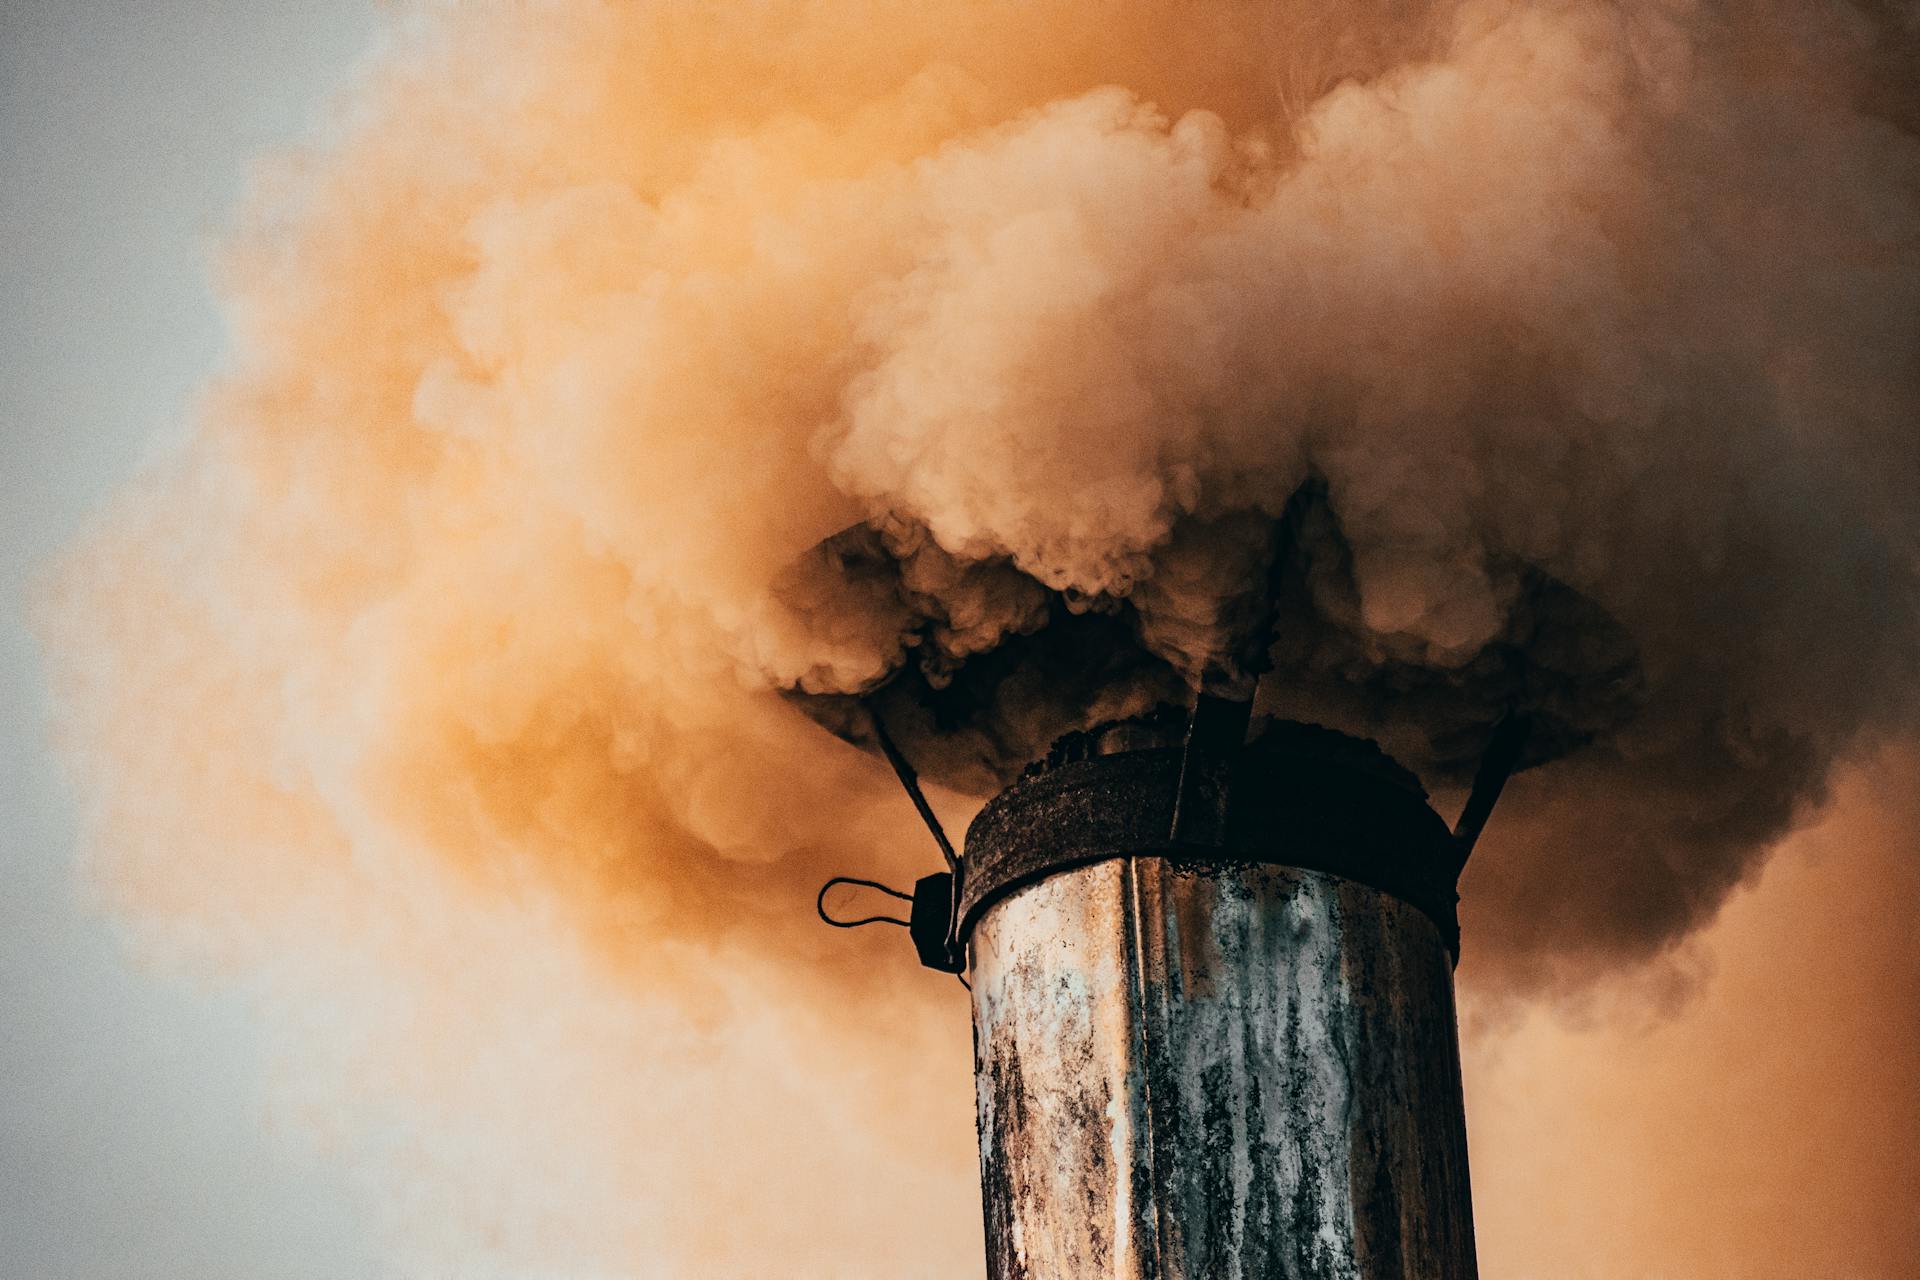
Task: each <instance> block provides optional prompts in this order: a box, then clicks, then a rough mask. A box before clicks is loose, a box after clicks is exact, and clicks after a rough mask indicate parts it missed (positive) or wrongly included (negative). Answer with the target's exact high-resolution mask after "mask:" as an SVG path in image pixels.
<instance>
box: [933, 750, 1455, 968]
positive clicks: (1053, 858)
mask: <svg viewBox="0 0 1920 1280" xmlns="http://www.w3.org/2000/svg"><path fill="white" fill-rule="evenodd" d="M1321 732H1325V731H1321ZM1349 741H1355V742H1356V745H1359V744H1358V743H1357V740H1349ZM1382 759H1384V757H1382ZM1179 770H1180V752H1179V750H1178V749H1176V748H1172V747H1158V748H1149V749H1146V750H1136V751H1126V752H1122V753H1120V754H1116V755H1109V756H1101V757H1097V758H1094V759H1087V760H1077V761H1071V762H1068V763H1062V764H1059V765H1057V766H1055V767H1053V768H1050V769H1047V770H1045V771H1044V772H1040V773H1037V774H1034V775H1031V776H1029V777H1026V778H1023V779H1021V780H1020V781H1019V782H1017V783H1015V784H1014V785H1013V786H1011V787H1009V788H1007V789H1006V790H1005V791H1003V792H1001V793H1000V794H999V795H997V796H995V797H994V798H993V799H992V800H990V801H988V802H987V804H986V806H985V807H984V808H983V809H982V810H981V811H980V814H979V816H978V817H976V818H975V819H974V821H973V825H972V826H971V827H970V828H969V829H968V831H967V841H966V857H965V859H964V865H965V868H966V870H965V875H964V878H963V883H962V885H961V893H960V903H959V917H960V927H959V931H958V937H959V939H960V940H961V941H962V942H964V941H965V940H966V938H967V937H968V935H969V934H970V933H971V931H972V929H973V925H974V923H975V921H977V920H978V919H979V917H980V914H981V913H982V912H983V911H984V910H986V908H987V907H988V906H990V905H991V904H992V903H993V902H994V901H996V900H998V899H999V898H1001V897H1003V896H1004V895H1006V894H1007V893H1009V892H1012V891H1013V890H1015V889H1017V888H1020V887H1021V886H1023V885H1027V884H1030V883H1032V882H1034V881H1036V880H1040V879H1044V878H1045V877H1047V876H1050V875H1053V874H1055V873H1056V872H1059V871H1063V870H1066V869H1068V868H1071V867H1077V866H1083V865H1085V864H1087V863H1090V862H1100V861H1103V860H1105V859H1108V858H1115V857H1124V856H1129V855H1132V856H1150V857H1159V858H1165V859H1167V860H1169V861H1172V862H1177V863H1189V864H1203V865H1204V864H1221V863H1244V862H1255V863H1268V864H1273V865H1277V866H1289V867H1300V868H1303V869H1306V870H1310V871H1321V872H1326V873H1328V874H1330V875H1336V876H1341V877H1343V878H1345V879H1348V880H1353V881H1356V882H1358V883H1360V884H1365V885H1369V886H1371V887H1373V888H1375V889H1378V890H1380V891H1381V892H1383V893H1389V894H1392V895H1393V896H1394V897H1396V898H1399V899H1401V900H1402V901H1404V902H1407V903H1409V904H1410V905H1412V906H1414V907H1417V908H1419V909H1420V910H1421V911H1422V912H1424V913H1426V915H1427V916H1428V917H1429V918H1430V919H1432V920H1433V922H1434V924H1435V925H1436V926H1437V927H1438V928H1439V930H1440V933H1441V936H1442V938H1444V939H1445V941H1446V944H1447V947H1448V948H1449V950H1452V951H1454V952H1455V953H1456V954H1457V953H1458V950H1459V937H1460V926H1459V920H1458V916H1457V914H1456V904H1457V903H1458V900H1459V895H1458V894H1457V893H1456V891H1455V888H1454V881H1455V877H1456V876H1457V874H1458V867H1459V859H1458V856H1457V851H1456V850H1457V846H1456V845H1455V843H1454V840H1453V837H1452V835H1451V834H1450V833H1449V832H1448V830H1447V825H1446V823H1445V822H1444V821H1443V820H1442V819H1441V817H1440V815H1439V814H1437V813H1435V812H1434V811H1433V809H1432V808H1431V807H1429V806H1428V804H1427V803H1426V798H1425V796H1424V795H1423V794H1421V793H1420V791H1419V790H1418V788H1417V786H1416V787H1411V788H1410V787H1408V786H1406V785H1403V784H1401V783H1398V782H1396V781H1394V780H1393V778H1392V777H1391V775H1384V774H1383V773H1382V772H1381V771H1379V770H1378V769H1367V768H1357V767H1355V766H1354V765H1353V764H1352V763H1349V762H1344V761H1340V760H1337V759H1328V758H1326V757H1325V756H1324V755H1321V756H1314V755H1303V754H1298V753H1294V752H1290V751H1286V750H1284V749H1279V748H1277V747H1276V746H1275V745H1274V744H1271V743H1264V742H1261V741H1258V740H1256V741H1255V742H1253V743H1251V744H1249V745H1248V746H1247V747H1246V748H1244V749H1243V750H1242V751H1241V752H1240V753H1239V756H1238V757H1237V759H1236V760H1235V761H1234V763H1233V766H1232V778H1231V781H1230V783H1229V785H1230V797H1231V798H1230V803H1229V807H1228V809H1227V816H1226V822H1225V826H1224V829H1223V831H1222V833H1221V838H1220V840H1219V842H1218V843H1209V844H1193V843H1183V842H1179V841H1175V840H1173V839H1172V838H1171V835H1170V833H1171V831H1172V814H1173V808H1174V803H1175V795H1176V792H1177V790H1178V785H1179Z"/></svg>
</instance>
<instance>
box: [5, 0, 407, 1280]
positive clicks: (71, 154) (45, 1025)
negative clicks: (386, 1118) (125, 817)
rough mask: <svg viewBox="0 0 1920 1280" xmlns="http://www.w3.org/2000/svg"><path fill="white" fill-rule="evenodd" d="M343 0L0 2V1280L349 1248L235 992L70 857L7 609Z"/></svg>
mask: <svg viewBox="0 0 1920 1280" xmlns="http://www.w3.org/2000/svg"><path fill="white" fill-rule="evenodd" d="M374 18H375V13H374V10H373V8H372V6H371V5H358V4H351V3H348V4H318V5H304V4H268V5H262V4H255V3H246V2H245V0H229V2H226V3H209V2H202V3H193V4H178V3H175V4H166V5H128V4H117V3H102V2H99V0H92V2H88V3H79V2H76V0H53V2H49V0H9V3H7V4H5V5H0V93H4V105H3V106H0V297H4V298H5V304H4V305H5V317H6V319H5V334H6V336H5V344H4V355H0V432H4V439H5V449H4V452H3V453H0V467H4V475H5V478H6V485H5V503H4V506H0V520H4V522H5V525H4V528H5V533H4V536H0V574H4V587H3V588H0V589H3V590H4V595H5V606H4V609H5V612H4V625H3V626H0V699H4V707H5V710H4V712H3V713H0V723H4V724H5V726H6V733H5V739H4V750H5V752H6V756H5V762H4V766H0V814H4V835H3V836H0V839H4V842H5V843H4V850H5V853H4V865H5V871H6V879H5V890H4V892H0V1276H5V1277H9V1278H10V1280H11V1278H14V1277H19V1278H22V1280H24V1278H25V1277H47V1278H49V1280H52V1278H54V1277H76V1278H79V1280H117V1278H118V1277H142V1278H143V1280H144V1278H153V1277H204V1278H205V1280H219V1278H223V1277H236V1278H237V1277H247V1278H249V1280H252V1278H258V1280H273V1278H277V1277H307V1276H312V1277H322V1276H325V1277H340V1276H349V1275H368V1274H372V1273H373V1270H374V1267H373V1262H372V1255H371V1253H370V1252H369V1246H368V1245H367V1244H366V1242H365V1241H364V1238H363V1233H362V1231H361V1230H359V1229H358V1227H357V1225H356V1215H355V1210H354V1207H353V1202H352V1199H351V1194H352V1193H351V1192H350V1190H349V1189H348V1187H347V1184H346V1182H345V1180H344V1175H343V1173H342V1171H341V1170H340V1169H339V1168H337V1167H334V1166H330V1165H328V1164H325V1163H322V1162H321V1161H320V1160H319V1159H317V1158H313V1157H308V1158H303V1157H302V1154H301V1153H302V1151H303V1150H304V1149H305V1148H304V1147H303V1145H302V1144H299V1143H292V1142H283V1141H280V1140H278V1139H276V1138H275V1137H274V1135H273V1134H272V1133H271V1132H270V1130H269V1128H268V1126H267V1123H266V1119H265V1117H266V1111H265V1097H264V1090H263V1087H262V1082H261V1080H262V1077H261V1063H260V1059H259V1054H260V1047H259V1043H258V1038H257V1033H256V1029H255V1028H254V1027H253V1025H252V1024H251V1023H250V1020H249V1018H248V1015H247V1012H246V1009H245V1007H244V1000H243V997H241V996H240V995H238V994H235V993H233V992H231V991H222V990H217V989H213V988H208V989H204V990H202V989H190V988H188V987H186V986H184V985H183V984H182V983H181V982H180V981H178V980H174V979H168V978H165V977H156V976H150V975H148V974H146V973H144V972H140V971H138V970H136V969H135V968H134V967H133V966H132V964H131V962H130V961H129V959H128V958H127V956H126V954H125V952H124V950H123V948H122V947H121V945H120V943H119V942H118V941H117V939H116V936H115V930H114V928H113V926H112V925H111V924H110V923H108V922H107V921H105V920H104V919H102V918H101V917H100V915H99V914H98V913H97V912H95V911H93V910H91V909H90V908H89V906H88V904H87V902H86V894H85V889H84V887H83V886H82V885H80V884H79V883H78V882H77V878H76V874H75V869H74V860H73V858H74V835H75V832H74V815H73V802H72V798H71V796H70V794H69V793H68V791H67V789H66V788H65V786H64V785H63V784H62V781H61V779H60V775H59V773H58V771H57V769H56V768H55V766H54V765H53V763H52V761H51V759H50V757H49V755H48V752H47V750H46V745H45V737H44V730H43V726H44V724H45V722H46V718H47V707H46V704H45V693H44V690H43V687H42V682H41V678H40V673H39V661H38V657H37V655H36V652H35V646H34V643H33V640H32V638H31V637H30V635H29V634H28V631H27V627H26V622H25V618H24V616H23V608H24V599H23V593H24V591H25V589H26V588H27V586H28V584H29V583H30V581H31V579H32V577H33V575H34V573H35V571H36V569H37V568H38V567H39V566H40V565H42V564H43V562H44V561H45V560H46V559H47V557H48V556H50V555H52V554H53V553H54V552H55V551H56V550H57V549H58V548H59V547H60V545H61V544H62V543H64V542H65V541H67V540H68V539H69V538H70V537H71V536H72V534H73V533H74V531H75V530H76V529H77V528H78V527H80V525H81V522H82V521H83V520H85V519H86V517H87V513H88V512H89V510H90V509H91V508H94V507H96V506H97V505H98V504H99V503H100V502H102V501H103V500H104V499H105V497H106V496H107V494H108V493H109V492H110V491H111V490H112V489H113V488H114V487H115V486H116V485H117V484H118V483H120V482H121V481H123V480H124V479H126V478H127V477H128V476H129V475H131V474H132V472H133V471H134V469H135V467H136V466H137V465H138V463H139V461H140V459H141V458H142V456H143V455H145V454H146V453H148V452H149V451H150V450H151V449H152V448H153V447H154V446H155V442H156V440H158V439H162V438H164V437H166V436H167V435H168V434H169V433H170V432H177V431H178V429H179V425H180V423H181V422H182V421H183V419H184V418H185V415H186V407H187V403H188V398H189V393H190V390H191V388H192V387H193V385H194V383H195V382H196V381H197V380H198V379H199V378H200V377H201V376H202V375H204V374H205V373H206V372H207V370H208V369H209V368H210V367H211V366H212V364H213V362H214V361H215V359H216V357H217V355H218V353H219V351H220V349H221V345H222V338H221V323H220V319H219V315H218V313H217V311H216V309H215V306H214V302H213V298H212V295H211V293H210V292H209V287H208V274H207V265H208V255H209V252H210V249H211V246H212V244H213V243H214V240H215V238H216V236H217V234H218V232H219V230H220V228H221V227H222V225H223V224H224V223H225V221H226V220H227V218H228V216H229V215H230V213H231V210H232V209H233V206H234V204H235V202H236V200H237V199H238V197H239V195H240V192H241V189H242V182H243V177H244V174H245V173H246V169H247V164H248V161H249V160H250V158H252V157H253V156H255V155H257V154H258V153H260V152H261V151H263V150H265V149H267V148H270V147H272V146H274V145H275V144H277V143H283V142H285V141H287V140H289V139H293V138H297V137H299V136H301V135H302V134H303V133H304V132H305V131H306V130H307V128H308V127H309V125H310V124H311V122H312V121H313V120H314V119H315V117H316V112H317V109H318V106H319V104H320V103H321V102H322V101H323V100H324V98H325V96H326V94H327V92H328V91H329V89H331V88H332V87H334V86H336V85H337V84H338V83H339V81H340V79H341V78H342V76H343V74H344V72H345V71H346V69H347V68H348V67H349V66H350V64H351V63H352V61H353V59H354V58H355V56H356V55H357V54H359V53H361V52H362V51H363V50H364V48H365V46H366V44H367V42H368V41H369V39H370V37H371V33H372V30H373V24H374Z"/></svg>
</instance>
